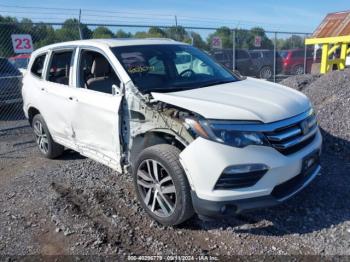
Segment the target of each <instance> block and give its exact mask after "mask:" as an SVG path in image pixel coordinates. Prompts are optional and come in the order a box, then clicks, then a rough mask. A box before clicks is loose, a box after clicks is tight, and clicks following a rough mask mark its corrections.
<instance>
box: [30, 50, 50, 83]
mask: <svg viewBox="0 0 350 262" xmlns="http://www.w3.org/2000/svg"><path fill="white" fill-rule="evenodd" d="M45 58H46V54H42V55H39V56H37V57H36V58H35V60H34V62H33V65H32V67H31V69H30V72H31V73H32V74H34V75H35V76H37V77H40V78H42V77H43V70H44V63H45Z"/></svg>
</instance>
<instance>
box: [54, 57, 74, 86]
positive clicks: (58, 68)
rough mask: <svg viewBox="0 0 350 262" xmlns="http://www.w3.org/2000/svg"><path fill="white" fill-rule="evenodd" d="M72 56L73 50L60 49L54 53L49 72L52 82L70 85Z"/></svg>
mask: <svg viewBox="0 0 350 262" xmlns="http://www.w3.org/2000/svg"><path fill="white" fill-rule="evenodd" d="M72 56H73V50H69V51H58V52H54V53H53V54H52V58H51V62H50V65H49V73H48V80H49V81H50V82H54V83H57V84H62V85H69V79H70V67H71V62H72Z"/></svg>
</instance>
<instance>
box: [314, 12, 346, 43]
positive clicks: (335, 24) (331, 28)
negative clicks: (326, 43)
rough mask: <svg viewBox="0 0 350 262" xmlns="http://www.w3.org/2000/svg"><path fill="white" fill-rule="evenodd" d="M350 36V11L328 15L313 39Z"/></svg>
mask: <svg viewBox="0 0 350 262" xmlns="http://www.w3.org/2000/svg"><path fill="white" fill-rule="evenodd" d="M345 35H350V11H343V12H336V13H330V14H328V15H327V16H326V17H325V18H324V19H323V21H322V22H321V24H320V25H319V26H318V27H317V29H316V30H315V32H314V33H313V35H312V37H313V38H322V37H334V36H345Z"/></svg>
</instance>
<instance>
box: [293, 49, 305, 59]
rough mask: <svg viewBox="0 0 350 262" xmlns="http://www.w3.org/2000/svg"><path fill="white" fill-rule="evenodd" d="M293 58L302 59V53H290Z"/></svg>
mask: <svg viewBox="0 0 350 262" xmlns="http://www.w3.org/2000/svg"><path fill="white" fill-rule="evenodd" d="M292 57H293V58H301V57H304V51H294V52H293V53H292Z"/></svg>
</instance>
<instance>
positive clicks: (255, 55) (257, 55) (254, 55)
mask: <svg viewBox="0 0 350 262" xmlns="http://www.w3.org/2000/svg"><path fill="white" fill-rule="evenodd" d="M250 56H251V57H252V58H253V59H257V58H260V57H261V56H260V53H258V52H252V53H250Z"/></svg>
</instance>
